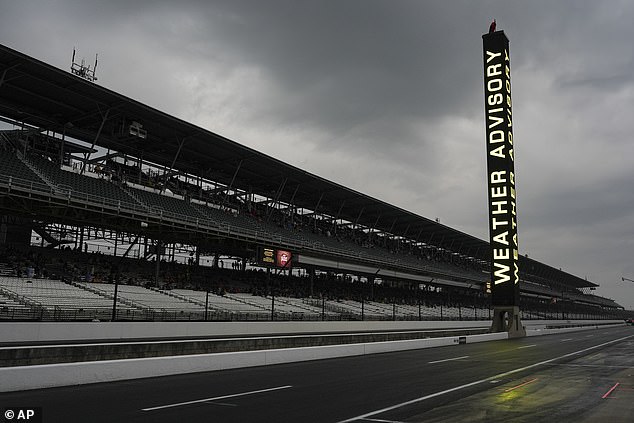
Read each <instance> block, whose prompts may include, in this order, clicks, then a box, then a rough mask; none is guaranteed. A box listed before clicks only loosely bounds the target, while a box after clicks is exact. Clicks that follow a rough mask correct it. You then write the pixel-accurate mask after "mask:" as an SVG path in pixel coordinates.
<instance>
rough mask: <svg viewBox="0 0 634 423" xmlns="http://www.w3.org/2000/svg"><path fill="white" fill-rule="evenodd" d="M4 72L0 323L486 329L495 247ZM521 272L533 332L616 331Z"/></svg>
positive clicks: (538, 275)
mask: <svg viewBox="0 0 634 423" xmlns="http://www.w3.org/2000/svg"><path fill="white" fill-rule="evenodd" d="M0 72H2V73H4V75H5V77H4V78H3V80H2V82H0V118H1V119H2V121H4V122H5V124H6V125H5V126H6V127H7V128H10V129H6V130H3V131H1V132H0V215H1V216H2V228H3V229H2V233H1V234H0V254H1V255H0V265H1V266H2V272H3V273H2V274H1V275H0V319H13V320H91V319H100V320H109V319H111V318H114V319H117V320H267V319H275V320H340V319H352V320H361V319H363V320H419V319H420V320H427V319H429V320H431V319H455V320H462V319H471V320H474V319H475V320H479V319H481V320H486V319H490V317H491V314H490V299H489V297H488V295H487V292H486V291H487V286H486V284H487V282H488V279H489V267H488V261H489V257H488V255H489V251H490V249H489V245H488V243H487V242H486V241H483V240H480V239H478V238H475V237H473V236H470V235H468V234H465V233H462V232H460V231H458V230H456V229H453V228H450V227H447V226H445V225H442V224H440V223H438V222H436V221H433V220H430V219H427V218H425V217H422V216H418V215H415V214H414V213H411V212H408V211H406V210H403V209H401V208H399V207H396V206H394V205H391V204H388V203H385V202H383V201H381V200H378V199H375V198H372V197H369V196H367V195H365V194H362V193H359V192H357V191H354V190H352V189H350V188H347V187H344V186H341V185H339V184H336V183H334V182H331V181H328V180H325V179H323V178H320V177H318V176H316V175H312V174H310V173H308V172H306V171H304V170H302V169H299V168H296V167H293V166H291V165H289V164H286V163H283V162H280V161H279V160H276V159H273V158H271V157H269V156H267V155H265V154H263V153H260V152H257V151H254V150H252V149H249V148H247V147H245V146H242V145H240V144H238V143H236V142H234V141H231V140H228V139H226V138H224V137H222V136H220V135H217V134H214V133H212V132H210V131H207V130H205V129H202V128H199V127H196V126H194V125H192V124H190V123H187V122H185V121H182V120H180V119H177V118H175V117H173V116H169V115H167V114H165V113H162V112H160V111H158V110H155V109H152V108H151V107H149V106H147V105H144V104H141V103H139V102H137V101H134V100H132V99H129V98H127V97H125V96H123V95H121V94H118V93H115V92H113V91H110V90H107V89H105V88H103V87H99V86H98V85H95V84H94V83H92V82H89V81H86V80H83V79H81V78H79V77H77V76H75V75H72V74H70V73H68V72H65V71H62V70H59V69H56V68H54V67H52V66H50V65H47V64H45V63H42V62H40V61H38V60H36V59H34V58H31V57H28V56H26V55H24V54H22V53H20V52H17V51H14V50H12V49H10V48H7V47H5V46H0ZM139 125H141V126H142V128H143V132H142V134H143V136H140V135H139V131H138V129H139ZM262 247H269V248H271V249H275V250H280V249H281V250H285V251H289V252H291V253H292V256H293V259H292V265H291V267H290V268H288V267H279V266H278V267H275V266H267V265H265V263H263V262H262V260H261V257H259V256H258V252H259V251H260V249H261V248H262ZM225 264H226V265H227V266H226V267H225ZM229 265H231V266H232V267H231V269H230V268H229ZM520 272H521V273H520V277H521V290H522V302H523V319H531V318H535V319H538V318H551V317H553V316H555V317H559V316H561V317H566V318H588V317H592V318H606V319H607V318H615V317H622V307H621V306H619V305H618V304H617V303H616V302H614V301H613V300H611V299H607V298H602V297H598V296H596V295H591V290H593V289H594V288H596V286H597V285H596V284H595V283H593V282H590V281H587V280H585V279H582V278H579V277H577V276H574V275H572V274H569V273H567V272H563V271H561V270H559V269H556V268H554V267H552V266H549V265H547V264H544V263H541V262H538V261H536V260H533V259H530V258H528V257H524V256H523V257H520ZM115 290H116V295H115Z"/></svg>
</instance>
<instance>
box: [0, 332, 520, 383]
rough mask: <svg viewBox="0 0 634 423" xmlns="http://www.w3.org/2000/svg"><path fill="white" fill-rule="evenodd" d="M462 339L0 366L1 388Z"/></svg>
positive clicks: (432, 344) (204, 369)
mask: <svg viewBox="0 0 634 423" xmlns="http://www.w3.org/2000/svg"><path fill="white" fill-rule="evenodd" d="M507 337H508V336H507V334H506V333H493V334H484V335H471V336H466V342H467V343H474V342H484V341H490V340H497V339H506V338H507ZM458 338H459V337H458V336H453V337H445V338H428V339H414V340H406V341H396V342H372V343H360V344H346V345H330V346H323V347H306V348H285V349H275V350H261V351H241V352H231V353H217V354H200V355H184V356H171V357H152V358H136V359H127V360H106V361H90V362H82V363H62V364H46V365H38V366H18V367H3V368H0V392H11V391H21V390H28V389H39V388H50V387H54V386H68V385H81V384H87V383H96V382H112V381H117V380H127V379H139V378H145V377H156V376H168V375H176V374H185V373H197V372H207V371H214V370H225V369H234V368H241V367H253V366H264V365H268V364H280V363H291V362H298V361H308V360H319V359H325V358H335V357H348V356H358V355H365V354H375V353H381V352H389V351H403V350H412V349H421V348H431V347H438V346H446V345H457V344H458V342H459V339H458Z"/></svg>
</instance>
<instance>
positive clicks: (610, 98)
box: [0, 0, 634, 309]
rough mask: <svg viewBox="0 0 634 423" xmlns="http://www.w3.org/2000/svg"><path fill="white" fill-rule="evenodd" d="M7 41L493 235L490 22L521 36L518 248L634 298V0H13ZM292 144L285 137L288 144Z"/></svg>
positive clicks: (4, 15) (2, 29) (267, 149)
mask: <svg viewBox="0 0 634 423" xmlns="http://www.w3.org/2000/svg"><path fill="white" fill-rule="evenodd" d="M0 10H1V13H0V42H1V43H3V44H5V45H8V46H9V47H12V48H14V49H17V50H19V51H22V52H24V53H26V54H28V55H31V56H34V57H36V58H38V59H40V60H43V61H45V62H47V63H50V64H52V65H54V66H57V67H60V68H62V69H68V68H69V67H70V61H71V55H72V50H73V47H74V46H75V47H76V48H77V58H78V59H79V58H81V57H85V58H86V60H87V61H88V62H89V63H92V61H93V60H94V54H95V53H99V66H98V69H97V76H98V78H99V80H98V84H100V85H102V86H104V87H107V88H110V89H112V90H114V91H117V92H120V93H122V94H124V95H126V96H129V97H131V98H133V99H135V100H139V101H141V102H143V103H146V104H149V105H150V106H153V107H156V108H158V109H160V110H162V111H165V112H167V113H170V114H173V115H176V116H178V117H180V118H182V119H185V120H187V121H190V122H193V123H195V124H197V125H199V126H202V127H204V128H206V129H209V130H211V131H213V132H216V133H218V134H220V135H223V136H226V137H228V138H230V139H233V140H235V141H237V142H239V143H242V144H244V145H247V146H249V147H252V148H255V149H256V150H259V151H261V152H263V153H265V154H268V155H271V156H274V157H276V158H279V159H281V160H284V161H286V162H289V163H291V164H293V165H295V166H298V167H300V168H303V169H306V170H308V171H310V172H312V173H315V174H317V175H319V176H322V177H324V178H327V179H330V180H332V181H335V182H338V183H341V184H343V185H346V186H349V187H351V188H354V189H356V190H359V191H361V192H363V193H366V194H369V195H371V196H373V197H376V198H379V199H381V200H384V201H388V202H391V203H393V204H395V205H398V206H400V207H403V208H405V209H407V210H410V211H412V212H415V213H418V214H420V215H422V216H425V217H428V218H431V219H435V218H437V217H438V218H440V220H441V222H442V223H443V224H446V225H448V226H451V227H453V228H456V229H458V230H461V231H464V232H466V233H468V234H471V235H474V236H477V237H479V238H481V239H486V240H488V224H487V194H486V185H485V184H486V172H485V169H486V150H485V132H484V88H483V75H482V68H483V64H482V38H481V36H482V34H483V33H485V32H487V30H488V27H489V23H490V21H491V20H492V19H493V18H496V19H497V23H498V29H501V30H504V32H505V33H506V35H507V37H508V38H509V39H510V42H511V45H510V55H511V78H512V89H513V114H514V121H513V123H514V141H515V146H516V173H517V190H518V201H517V203H518V204H517V210H518V229H519V244H520V253H521V254H528V255H529V256H530V257H532V258H534V259H537V260H539V261H542V262H544V263H547V264H549V265H551V266H554V267H558V268H559V267H560V268H562V270H565V271H567V272H570V273H572V274H574V275H577V276H580V277H582V278H585V277H587V278H588V280H590V281H593V282H595V283H598V284H600V288H599V289H598V290H597V293H598V294H599V295H603V296H606V297H609V298H612V299H614V300H616V301H617V302H618V303H620V304H622V305H623V306H625V307H626V308H629V309H634V283H631V282H622V281H621V277H622V276H625V277H629V278H631V279H634V140H633V136H634V135H633V134H634V113H633V112H634V49H633V48H632V40H633V39H634V25H632V22H634V2H631V1H627V0H623V1H616V0H614V1H605V2H600V1H592V0H588V1H574V2H573V1H530V2H529V1H509V0H501V1H469V0H464V1H456V0H453V1H440V0H439V1H422V0H417V1H397V0H383V1H370V0H348V1H346V0H337V1H335V0H331V1H328V0H319V1H317V0H316V1H301V0H287V1H281V0H279V1H278V0H251V1H237V0H227V1H202V0H200V1H183V0H181V1H167V0H165V1H152V2H151V1H123V0H121V1H119V0H110V1H101V2H93V1H86V0H82V1H62V0H58V1H55V0H50V1H38V2H36V1H29V0H22V1H10V0H0ZM287 145H292V148H286V147H285V146H287Z"/></svg>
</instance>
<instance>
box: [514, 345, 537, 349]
mask: <svg viewBox="0 0 634 423" xmlns="http://www.w3.org/2000/svg"><path fill="white" fill-rule="evenodd" d="M536 346H537V344H532V345H524V346H523V347H517V349H518V350H521V349H522V348H533V347H536Z"/></svg>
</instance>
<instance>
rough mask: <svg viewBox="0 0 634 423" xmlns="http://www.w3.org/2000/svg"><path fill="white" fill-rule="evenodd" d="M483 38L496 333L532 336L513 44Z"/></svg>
mask: <svg viewBox="0 0 634 423" xmlns="http://www.w3.org/2000/svg"><path fill="white" fill-rule="evenodd" d="M492 30H493V31H492V32H489V33H488V34H484V35H483V36H482V40H483V47H484V110H485V126H486V151H487V189H488V199H489V202H488V204H489V237H490V238H489V241H490V244H491V295H492V303H493V308H494V316H493V324H492V326H491V331H493V332H502V331H508V332H509V335H510V336H513V337H518V336H524V335H526V332H525V330H524V327H523V326H522V324H521V322H520V315H519V305H520V286H519V281H520V278H519V268H518V264H519V254H518V244H517V211H516V207H515V204H516V198H517V192H516V190H515V149H514V143H513V108H512V106H513V102H512V96H511V62H510V57H509V40H508V38H506V35H504V31H495V30H494V28H493V27H492Z"/></svg>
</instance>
